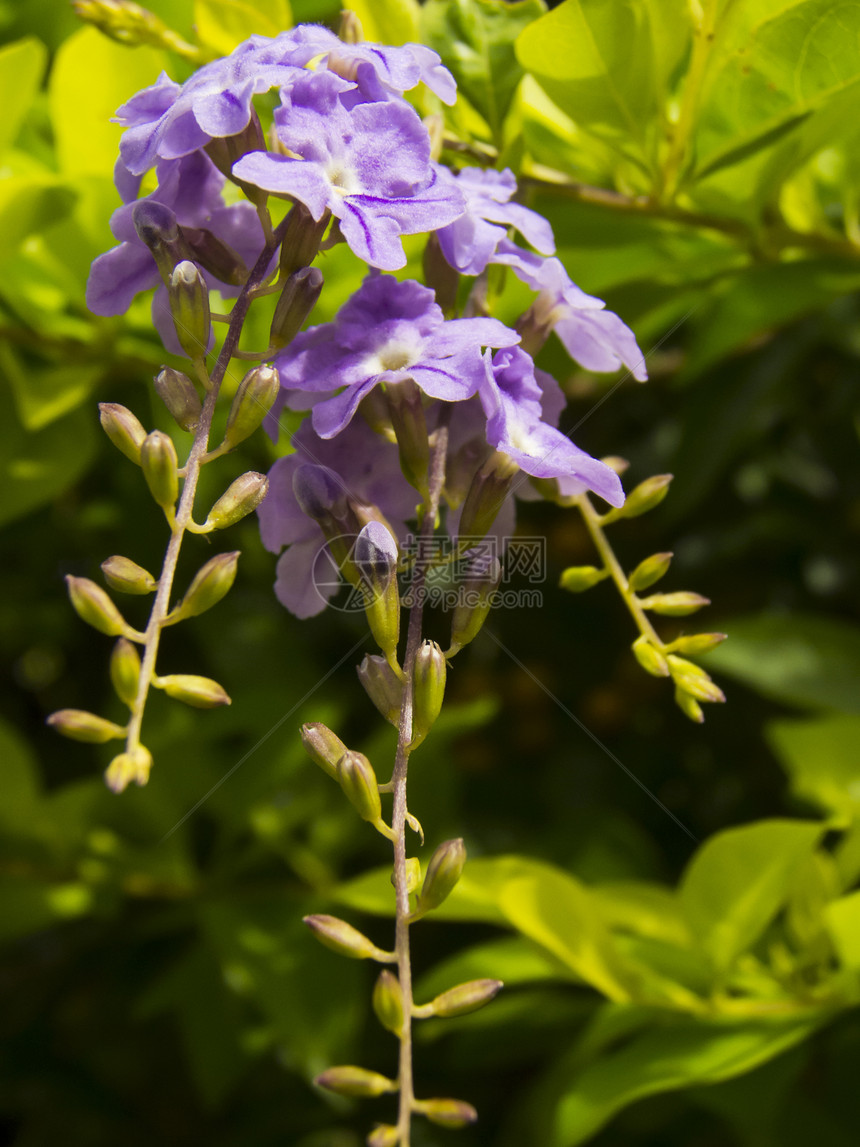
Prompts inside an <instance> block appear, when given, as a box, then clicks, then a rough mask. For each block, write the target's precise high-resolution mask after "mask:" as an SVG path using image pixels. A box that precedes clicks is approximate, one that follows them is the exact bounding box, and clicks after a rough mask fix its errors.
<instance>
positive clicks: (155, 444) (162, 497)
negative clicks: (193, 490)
mask: <svg viewBox="0 0 860 1147" xmlns="http://www.w3.org/2000/svg"><path fill="white" fill-rule="evenodd" d="M140 468H141V469H142V470H143V476H144V478H145V479H146V484H147V486H149V492H150V494H152V496H153V498H154V499H155V501H156V502H157V504H158V505H159V506H161V508H162V509H163V510H172V509H173V507H174V506H175V505H176V499H177V498H178V497H179V475H178V472H177V471H178V468H179V459H178V458H177V457H176V447H175V446H174V445H173V440H172V438H171V437H170V435H169V434H165V433H163V431H161V430H153V432H152V433H151V434H147V436H146V438H145V439H144V440H143V445H142V446H141V448H140Z"/></svg>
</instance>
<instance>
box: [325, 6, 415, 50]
mask: <svg viewBox="0 0 860 1147" xmlns="http://www.w3.org/2000/svg"><path fill="white" fill-rule="evenodd" d="M344 7H345V8H348V9H349V10H350V11H351V12H354V13H355V14H356V16H358V18H359V20H360V21H361V27H362V30H363V32H364V38H365V40H375V41H376V42H377V43H379V44H407V43H410V44H411V43H415V42H416V41H417V42H418V43H420V42H421V8H420V6H419V5H418V2H417V0H348V2H347V3H346V4H344Z"/></svg>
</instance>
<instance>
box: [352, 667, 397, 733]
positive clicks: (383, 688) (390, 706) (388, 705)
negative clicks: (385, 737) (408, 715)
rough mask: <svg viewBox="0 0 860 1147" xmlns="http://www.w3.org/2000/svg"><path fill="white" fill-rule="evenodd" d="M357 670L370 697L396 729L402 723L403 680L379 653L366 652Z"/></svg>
mask: <svg viewBox="0 0 860 1147" xmlns="http://www.w3.org/2000/svg"><path fill="white" fill-rule="evenodd" d="M356 672H357V673H358V679H359V681H360V682H361V683H362V685H363V686H364V690H365V692H366V693H367V695H368V697H369V698H370V699H371V701H372V702H373V703H374V705H375V706H376V708H377V709H378V710H379V712H380V713H381V714H382V716H383V717H384V718H385V720H386V721H390V722H391V724H392V725H393V726H394V727H395V729H396V728H397V727H398V726H399V724H400V706H401V704H402V702H403V681H402V680H401V679H400V678H399V677H398V676H397V674H396V673H395V672H394V670H393V669H392V668H391V666H390V665H389V664H388V662H387V661H386V660H385V658H384V657H382V656H380V654H378V653H366V654H365V656H364V659H363V660H362V662H361V665H359V666H358V667H357V669H356Z"/></svg>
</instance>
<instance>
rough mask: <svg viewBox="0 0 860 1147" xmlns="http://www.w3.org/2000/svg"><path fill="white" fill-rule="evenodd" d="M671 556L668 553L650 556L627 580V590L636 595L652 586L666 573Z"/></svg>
mask: <svg viewBox="0 0 860 1147" xmlns="http://www.w3.org/2000/svg"><path fill="white" fill-rule="evenodd" d="M672 556H673V555H672V554H670V553H665V554H652V555H651V557H650V558H645V560H644V561H642V562H640V563H639V565H638V566H637V567H636V569H635V570H634V571H633V573H632V574H631V575H630V577H629V578H628V579H627V584H628V586H629V588H630V589H632V590H633V592H634V593H638V592H639V590H641V589H647V588H648V587H649V586H650V585H654V583H655V582H658V581H659V580H660V578H661V577H663V576H664V574H666V573H667V571H668V569H669V566H670V564H671V562H672Z"/></svg>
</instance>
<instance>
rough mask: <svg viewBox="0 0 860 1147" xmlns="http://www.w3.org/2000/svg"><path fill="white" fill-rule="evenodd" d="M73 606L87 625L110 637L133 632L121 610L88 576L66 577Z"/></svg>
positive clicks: (122, 635)
mask: <svg viewBox="0 0 860 1147" xmlns="http://www.w3.org/2000/svg"><path fill="white" fill-rule="evenodd" d="M66 586H67V587H68V590H69V599H70V600H71V603H72V608H73V609H74V611H75V613H76V614H77V615H78V617H79V618H80V619H81V621H85V622H86V623H87V625H91V626H92V627H93V629H97V630H98V631H99V633H106V634H107V635H108V637H125V636H128V634H129V633H131V632H133V630H132V629H131V627H130V626H129V625H128V623H127V622H126V620H125V618H124V617H123V616H122V614H121V613H120V611H119V610H118V609H117V607H116V606H115V605H114V603H113V602H112V601H111V599H110V598H109V597H108V595H107V594H106V593H105V591H104V590H103V589H102V588H101V586H97V585H96V583H95V582H94V581H90V579H89V578H86V577H72V575H71V574H69V575H68V576H67V577H66Z"/></svg>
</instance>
